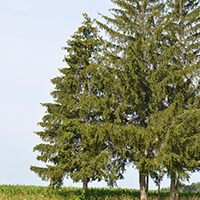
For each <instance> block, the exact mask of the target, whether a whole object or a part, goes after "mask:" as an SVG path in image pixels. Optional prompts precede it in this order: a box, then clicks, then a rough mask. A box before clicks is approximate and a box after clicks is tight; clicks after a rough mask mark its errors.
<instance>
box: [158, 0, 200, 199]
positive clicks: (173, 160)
mask: <svg viewBox="0 0 200 200" xmlns="http://www.w3.org/2000/svg"><path fill="white" fill-rule="evenodd" d="M199 5H200V4H199V1H193V0H192V1H190V0H189V1H188V0H174V1H168V2H167V4H166V9H167V10H166V17H165V18H166V20H165V26H164V32H163V34H164V38H165V39H164V41H163V43H164V44H165V45H164V46H165V48H164V50H163V54H165V55H168V58H167V59H166V60H167V61H168V64H167V65H166V66H167V71H166V72H165V73H166V74H167V77H168V80H167V81H166V84H165V87H164V89H165V91H164V90H162V94H163V96H164V97H165V102H166V104H167V109H166V110H165V111H164V112H163V113H160V114H158V118H159V120H157V123H158V124H160V127H162V129H163V132H165V141H164V145H163V151H161V155H162V156H163V164H164V166H165V167H166V168H167V171H168V175H169V177H170V178H171V186H170V199H175V186H176V187H177V191H176V197H178V189H179V184H180V183H179V179H180V178H181V177H182V178H185V177H186V178H189V174H188V172H190V171H191V170H192V171H195V168H196V169H197V168H198V165H199V156H198V155H199V145H200V143H199V139H198V138H199V136H200V135H199V120H200V117H199V116H200V113H199V83H198V78H199V68H200V63H199V56H200V54H199V46H200V44H199V42H200V40H199V38H200V32H199V22H200V6H199ZM158 121H159V122H158ZM162 156H161V157H162Z"/></svg>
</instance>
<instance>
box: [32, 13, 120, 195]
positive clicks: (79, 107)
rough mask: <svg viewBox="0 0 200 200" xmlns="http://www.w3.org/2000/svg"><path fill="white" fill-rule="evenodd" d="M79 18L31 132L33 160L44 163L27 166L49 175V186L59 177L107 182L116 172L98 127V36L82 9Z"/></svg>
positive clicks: (44, 177) (57, 182) (85, 184)
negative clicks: (62, 65) (35, 129)
mask: <svg viewBox="0 0 200 200" xmlns="http://www.w3.org/2000/svg"><path fill="white" fill-rule="evenodd" d="M84 17H85V21H84V22H83V23H82V24H83V25H82V26H81V27H79V29H78V31H77V32H75V34H74V35H73V36H71V40H68V41H67V45H68V46H67V47H64V48H63V49H64V50H67V53H68V55H67V56H66V57H65V58H64V60H63V61H64V62H66V63H67V65H68V67H65V68H62V69H59V71H60V72H61V73H62V74H63V75H62V76H60V77H56V78H53V79H52V80H51V82H52V83H53V84H54V85H55V89H54V90H53V91H52V92H51V95H52V96H53V98H54V100H55V103H42V106H45V107H46V108H47V114H46V115H45V116H44V117H43V119H42V122H39V123H38V124H39V125H40V126H42V127H43V129H44V130H43V131H39V132H36V134H37V135H39V136H40V138H41V139H42V140H43V141H44V142H45V143H41V144H39V145H36V146H35V147H34V151H39V152H40V155H38V156H37V159H38V160H40V161H42V162H45V163H47V166H46V167H37V166H31V170H32V171H34V172H35V173H36V174H38V176H39V177H41V178H42V180H50V185H52V186H58V187H59V186H61V185H62V183H63V179H64V177H65V176H67V177H68V176H69V177H70V178H71V179H72V180H73V181H74V182H78V181H82V182H83V192H86V191H87V189H88V182H89V181H93V180H96V179H97V180H101V179H102V178H104V179H105V180H106V181H107V182H108V183H113V180H115V179H117V176H116V175H115V173H113V170H115V169H114V167H111V165H110V163H111V162H110V154H109V147H110V146H109V143H108V142H106V141H108V134H105V131H104V129H103V127H101V126H99V121H100V116H101V113H100V111H99V109H98V105H99V104H100V101H101V100H102V96H101V95H100V94H101V91H98V90H97V89H98V87H99V88H100V86H98V85H99V76H100V74H99V72H98V71H99V55H100V52H101V45H102V40H101V38H100V37H99V36H98V31H97V29H96V28H95V27H93V25H92V24H93V21H91V19H90V18H89V17H88V16H87V14H84ZM97 86H98V87H97ZM115 171H116V170H115ZM109 181H110V182H109Z"/></svg>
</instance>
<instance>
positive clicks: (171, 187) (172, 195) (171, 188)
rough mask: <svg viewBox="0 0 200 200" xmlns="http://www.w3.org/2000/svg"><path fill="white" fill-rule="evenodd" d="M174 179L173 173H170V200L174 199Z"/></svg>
mask: <svg viewBox="0 0 200 200" xmlns="http://www.w3.org/2000/svg"><path fill="white" fill-rule="evenodd" d="M175 179H176V174H175V173H174V172H172V174H171V184H170V200H174V199H175Z"/></svg>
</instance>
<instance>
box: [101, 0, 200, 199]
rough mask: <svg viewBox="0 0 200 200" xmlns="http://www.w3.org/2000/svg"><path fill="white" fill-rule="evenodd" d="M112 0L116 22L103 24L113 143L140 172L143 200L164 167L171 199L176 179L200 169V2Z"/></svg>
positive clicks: (109, 20)
mask: <svg viewBox="0 0 200 200" xmlns="http://www.w3.org/2000/svg"><path fill="white" fill-rule="evenodd" d="M112 2H113V3H115V4H117V6H118V8H113V9H111V11H112V14H113V16H114V17H113V18H110V17H107V16H103V15H102V17H103V18H104V19H105V20H106V22H107V23H106V24H103V23H101V22H98V24H99V26H100V27H101V28H102V29H104V30H105V31H106V32H107V33H108V36H109V39H110V42H107V49H106V51H105V57H107V63H106V64H107V67H105V68H104V71H105V72H104V73H105V74H107V76H106V77H107V80H112V85H111V84H108V85H106V88H107V89H105V90H107V91H110V92H107V93H110V96H112V99H111V100H110V101H107V102H109V103H108V104H107V105H108V106H107V108H108V109H105V112H106V113H107V115H105V116H106V118H111V116H112V119H113V122H111V121H110V123H112V124H113V126H112V128H113V127H115V128H114V129H115V131H114V134H113V137H112V138H113V140H112V143H113V144H116V147H117V149H118V151H119V152H120V153H119V155H120V157H121V158H126V161H129V162H132V163H134V164H135V165H136V168H137V169H138V170H139V180H140V198H141V199H143V198H145V199H146V198H147V196H148V176H149V174H150V175H151V176H152V177H154V178H156V177H158V174H156V172H157V171H159V169H160V167H162V168H163V167H166V168H167V172H168V175H169V176H170V177H171V180H172V182H171V184H172V186H171V188H172V190H171V199H173V198H174V192H175V191H174V186H175V179H176V174H179V177H180V178H181V177H187V171H188V170H194V169H195V168H197V167H198V165H199V157H198V154H199V144H200V143H199V139H198V138H199V116H200V115H199V110H198V109H199V88H198V87H196V85H195V80H197V78H198V77H199V30H198V28H199V19H200V18H199V13H200V12H199V6H198V1H184V0H178V1H169V2H168V3H167V2H161V1H148V0H123V1H122V0H112ZM181 5H182V9H181V8H180V6H181ZM183 5H184V6H183ZM183 13H184V14H187V17H186V18H184V17H183ZM183 19H184V20H183ZM177 24H178V25H177ZM183 27H184V28H183ZM109 73H111V74H112V75H109ZM110 102H112V103H110ZM109 105H111V106H110V109H109ZM105 107H106V106H105ZM108 116H110V117H108ZM110 132H111V133H112V129H111V131H110ZM194 141H195V142H194ZM120 150H121V151H120ZM177 180H179V178H178V179H177ZM177 183H178V181H177ZM178 184H179V183H178ZM178 184H177V185H178ZM173 185H174V186H173Z"/></svg>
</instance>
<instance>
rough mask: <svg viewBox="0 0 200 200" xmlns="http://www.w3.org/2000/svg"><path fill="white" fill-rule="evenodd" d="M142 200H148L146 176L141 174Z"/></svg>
mask: <svg viewBox="0 0 200 200" xmlns="http://www.w3.org/2000/svg"><path fill="white" fill-rule="evenodd" d="M139 176H140V200H146V190H145V189H146V188H145V175H144V174H141V172H140V175H139Z"/></svg>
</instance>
